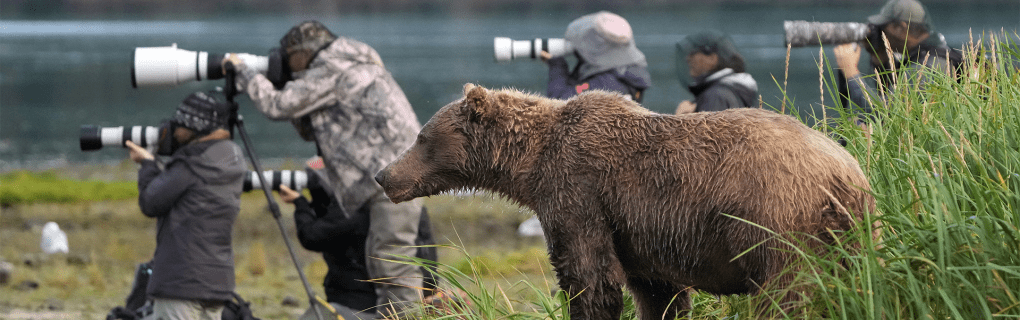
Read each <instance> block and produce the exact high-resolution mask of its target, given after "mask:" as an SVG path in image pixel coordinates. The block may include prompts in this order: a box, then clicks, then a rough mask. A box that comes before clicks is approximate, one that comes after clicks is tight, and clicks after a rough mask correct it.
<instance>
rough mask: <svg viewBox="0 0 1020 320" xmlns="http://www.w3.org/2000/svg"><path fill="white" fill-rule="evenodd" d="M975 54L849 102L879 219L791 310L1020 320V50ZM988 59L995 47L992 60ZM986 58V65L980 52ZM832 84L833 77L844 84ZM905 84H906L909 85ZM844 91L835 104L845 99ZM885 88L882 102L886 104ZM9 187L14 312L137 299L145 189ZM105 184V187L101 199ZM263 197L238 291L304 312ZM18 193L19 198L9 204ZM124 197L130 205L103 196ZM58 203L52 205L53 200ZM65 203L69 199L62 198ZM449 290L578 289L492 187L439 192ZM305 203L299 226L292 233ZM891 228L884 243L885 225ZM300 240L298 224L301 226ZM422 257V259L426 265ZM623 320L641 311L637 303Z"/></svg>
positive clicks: (243, 234) (524, 304) (530, 308)
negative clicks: (59, 253)
mask: <svg viewBox="0 0 1020 320" xmlns="http://www.w3.org/2000/svg"><path fill="white" fill-rule="evenodd" d="M976 47H977V48H976V49H972V50H970V51H969V52H968V54H967V56H968V59H967V61H970V62H968V63H967V65H966V66H965V70H966V74H964V75H962V77H961V80H960V81H957V80H956V79H955V78H953V77H948V76H945V75H939V74H937V73H934V72H931V71H929V73H930V74H929V76H930V77H931V78H932V79H934V80H933V81H932V82H931V83H929V84H928V85H927V86H926V87H924V88H923V90H922V89H921V88H917V87H912V86H901V87H899V88H898V90H896V91H895V92H894V93H893V94H890V95H888V96H886V97H885V99H886V102H885V103H883V104H882V105H883V106H884V107H883V108H879V110H878V115H877V116H878V119H879V121H878V122H877V123H876V124H874V125H873V126H872V127H871V130H870V132H866V131H864V130H862V129H861V128H860V127H859V126H857V125H856V124H855V123H853V121H850V120H849V119H848V118H847V117H845V115H843V114H841V112H840V110H836V109H829V110H828V112H827V113H828V114H829V115H837V114H839V115H841V116H842V117H839V118H837V119H835V120H832V121H826V120H824V119H823V121H817V123H820V124H821V123H830V124H832V125H831V126H830V127H826V128H819V130H826V131H827V132H829V133H831V134H833V135H835V136H839V137H842V138H844V139H846V141H848V146H847V149H848V150H849V151H850V152H851V153H852V154H853V155H855V156H856V157H857V159H858V161H859V162H860V164H861V166H862V168H863V169H864V171H865V173H866V174H867V175H868V177H869V180H870V182H871V187H872V189H873V192H874V194H875V197H876V199H877V202H878V208H877V210H878V212H876V213H873V214H872V215H869V216H868V217H869V219H868V221H864V222H862V223H861V224H860V226H859V228H857V229H856V230H853V231H851V232H849V233H847V236H846V237H844V239H845V240H846V242H847V244H849V245H846V246H840V247H845V248H853V247H855V246H857V247H859V249H845V250H842V251H840V252H839V253H838V254H837V256H835V257H819V256H814V255H812V254H808V253H801V254H800V257H801V258H802V259H801V262H802V263H801V264H798V265H796V266H793V267H791V268H790V271H789V272H791V273H793V275H794V277H795V278H796V280H795V285H794V287H796V288H805V290H806V294H805V296H804V298H803V299H802V301H801V302H799V303H798V304H797V305H795V306H793V307H792V308H789V309H787V311H788V312H789V314H784V313H783V311H781V310H780V309H779V308H777V307H775V306H773V307H772V310H769V312H770V313H772V314H778V315H779V316H778V317H780V318H791V319H817V318H828V319H1008V318H1013V319H1015V318H1020V229H1018V227H1017V226H1018V223H1020V72H1018V70H1017V69H1016V67H1015V65H1016V64H1015V61H1017V60H1020V52H1018V50H1020V49H1018V47H1017V45H1016V44H1015V43H1013V42H1009V41H1004V42H991V44H990V45H985V46H984V47H981V46H976ZM986 53H987V55H986ZM977 56H982V57H985V58H982V59H976V58H974V57H977ZM829 80H830V81H831V78H830V79H829ZM900 83H906V81H901V82H900ZM835 98H836V97H835V96H834V95H831V94H830V95H829V98H826V101H834V100H836V99H835ZM878 98H879V97H876V99H878ZM2 179H3V180H2V184H0V190H2V193H0V194H2V195H3V199H5V200H4V202H3V203H4V204H5V205H11V207H8V208H5V209H4V210H3V211H2V213H0V230H2V232H0V244H2V246H0V258H3V259H4V260H7V261H10V262H17V265H18V269H17V271H16V273H15V274H14V278H13V280H12V284H17V283H19V282H21V281H24V280H33V281H36V282H38V283H39V285H40V288H39V289H37V290H34V291H25V292H23V291H18V290H17V289H15V288H14V287H15V286H14V285H7V286H0V297H4V298H2V299H0V310H3V309H4V308H14V309H22V310H34V309H37V308H39V307H40V306H41V305H43V303H44V301H45V300H46V299H48V298H58V299H65V300H67V302H66V305H65V306H66V309H67V310H74V312H80V313H82V314H87V315H88V317H89V318H100V316H97V315H98V314H102V313H105V311H106V310H108V309H109V308H110V307H112V306H114V305H117V304H121V303H123V298H124V296H125V295H126V293H127V290H128V286H130V281H131V279H130V278H131V275H132V270H133V268H134V264H135V263H138V262H141V261H145V260H146V259H148V257H150V256H151V252H152V249H153V247H154V223H155V222H154V220H152V219H147V218H144V217H143V216H142V215H141V214H140V213H138V211H137V210H138V209H137V206H136V204H135V203H134V201H133V199H130V198H133V197H134V196H135V195H134V192H135V191H134V190H133V188H134V184H133V182H115V183H100V182H82V181H68V180H61V179H58V178H56V177H55V174H51V173H42V174H29V173H14V174H8V175H4V176H3V178H2ZM94 190H100V191H99V192H96V191H94ZM261 197H262V196H261V195H258V194H247V195H245V196H244V199H243V204H244V205H243V208H242V213H241V216H240V217H239V220H238V223H237V225H236V226H235V230H234V244H235V256H236V265H237V268H236V274H237V283H238V292H239V293H240V294H241V295H242V296H244V297H245V298H247V299H249V300H251V301H253V308H254V310H255V312H256V314H257V315H258V316H259V317H262V318H263V319H293V318H294V317H295V316H296V315H297V314H300V313H301V312H302V311H303V308H304V306H307V303H304V302H303V303H302V306H300V307H281V306H280V301H282V299H283V297H285V296H293V297H298V300H299V301H303V300H304V299H303V295H302V292H303V291H302V289H301V286H300V283H299V282H298V281H297V277H296V272H295V271H294V270H293V266H292V265H291V263H290V262H289V261H287V260H285V259H279V258H271V257H273V256H277V257H279V256H280V254H281V253H283V252H285V250H286V249H285V248H284V247H283V244H282V242H281V241H280V240H279V239H280V238H279V237H280V235H279V233H278V231H277V230H276V227H275V225H274V224H273V222H272V221H270V220H269V219H270V218H269V217H270V216H269V215H268V213H267V212H266V210H265V208H264V200H260V199H261ZM6 199H15V200H6ZM103 199H124V200H116V201H99V202H97V201H95V200H103ZM42 202H47V203H42ZM49 202H60V203H62V204H50V203H49ZM425 204H426V206H427V207H428V208H429V212H430V213H431V214H432V215H433V224H434V225H435V232H436V234H437V237H438V239H437V241H438V242H440V243H441V245H442V248H441V250H440V259H439V260H440V261H439V263H440V267H439V274H440V276H442V277H443V278H444V279H445V280H446V285H445V287H446V289H449V290H451V291H454V292H456V291H461V292H463V295H461V297H462V299H463V300H464V301H465V302H466V304H465V305H454V306H450V307H447V308H435V307H424V309H426V310H425V311H424V313H425V318H427V319H453V318H457V319H510V318H512V319H568V318H569V316H568V315H567V310H568V307H567V306H566V304H565V302H566V301H568V300H569V297H566V296H564V294H563V293H562V292H560V291H558V290H556V285H555V279H554V276H553V273H552V271H551V269H550V267H549V265H548V260H547V257H545V253H544V248H543V246H542V244H541V242H538V241H531V240H521V239H518V238H517V237H515V236H514V235H513V227H514V226H516V223H518V222H520V221H522V220H524V219H526V218H527V215H528V211H527V210H524V209H521V208H518V207H516V206H515V205H513V204H512V203H509V202H507V201H505V200H503V199H499V198H493V197H492V196H449V195H444V196H438V197H432V198H429V199H425ZM290 211H291V210H290V208H289V207H288V206H286V205H284V206H283V212H284V218H283V219H284V222H285V223H287V226H288V228H289V230H291V232H293V231H292V230H293V225H292V221H291V220H290V216H289V213H290ZM44 221H58V222H59V223H60V224H61V225H62V226H65V228H70V230H69V232H68V236H69V238H70V240H71V250H72V254H71V256H68V257H66V258H67V259H63V258H61V259H54V258H53V257H49V258H46V259H42V258H40V259H38V260H33V261H34V262H33V263H32V264H31V265H25V264H23V263H21V262H22V261H26V260H32V259H36V255H35V254H34V253H35V252H38V251H39V249H38V227H39V225H40V224H41V223H40V222H44ZM872 231H878V232H880V234H881V237H880V239H879V240H878V241H873V240H872V238H871V236H870V235H871V232H872ZM290 236H291V237H292V238H293V237H294V236H293V233H291V235H290ZM299 251H300V252H299V254H298V256H299V260H301V263H302V265H303V266H304V270H305V272H307V274H308V275H309V279H310V281H312V282H313V283H314V284H315V285H313V287H315V288H316V290H318V291H319V294H320V295H321V294H322V292H321V290H322V288H321V286H320V285H318V283H321V280H322V278H323V276H324V275H325V270H326V267H325V265H324V264H323V263H322V260H321V258H320V257H319V256H318V255H317V254H315V253H312V252H307V251H303V250H299ZM418 263H421V262H420V261H419V262H418ZM784 290H785V288H769V289H768V290H767V292H766V293H767V294H763V295H757V296H747V295H743V296H723V297H715V296H712V295H708V294H703V293H701V294H696V295H695V296H694V310H693V311H692V312H691V313H690V315H689V317H688V318H690V319H719V318H723V317H731V318H735V319H745V318H756V316H757V315H758V314H759V310H758V309H757V306H759V305H772V303H770V301H771V300H770V298H771V297H775V296H780V295H782V294H783V293H784ZM627 299H628V300H627V301H628V303H627V306H626V308H625V313H624V317H625V318H627V319H631V318H633V316H634V308H633V305H632V304H631V303H630V302H629V301H630V300H629V297H628V298H627Z"/></svg>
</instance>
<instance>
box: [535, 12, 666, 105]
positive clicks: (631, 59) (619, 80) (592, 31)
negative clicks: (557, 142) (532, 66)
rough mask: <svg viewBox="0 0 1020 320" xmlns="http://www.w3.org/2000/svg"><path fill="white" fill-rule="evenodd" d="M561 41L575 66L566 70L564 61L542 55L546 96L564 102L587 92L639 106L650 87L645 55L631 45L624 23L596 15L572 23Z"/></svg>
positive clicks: (610, 15)
mask: <svg viewBox="0 0 1020 320" xmlns="http://www.w3.org/2000/svg"><path fill="white" fill-rule="evenodd" d="M564 38H565V39H566V40H567V42H569V43H570V44H571V45H572V46H573V48H574V56H575V57H576V58H577V65H576V66H574V69H573V70H572V71H568V70H567V60H566V59H565V58H564V57H555V58H552V57H551V56H550V55H549V53H547V52H544V51H543V52H542V60H543V61H545V62H546V63H547V64H548V65H549V83H548V86H547V89H548V90H547V91H548V92H547V95H548V96H549V97H550V98H556V99H567V98H570V97H573V96H575V95H577V94H580V93H581V92H584V91H588V90H606V91H615V92H619V93H620V94H623V95H624V96H626V97H628V98H630V99H632V100H634V101H637V102H641V99H642V98H643V95H644V91H645V90H646V89H648V87H649V86H651V83H652V77H651V75H649V73H648V69H647V68H648V63H647V62H646V61H645V55H644V54H643V53H641V51H640V50H638V49H637V46H635V45H634V33H633V31H632V30H631V28H630V24H629V23H627V20H625V19H623V17H620V16H619V15H617V14H615V13H612V12H608V11H600V12H597V13H593V14H589V15H585V16H582V17H580V18H577V19H575V20H574V21H572V22H571V23H570V24H569V25H568V26H567V32H566V34H565V35H564Z"/></svg>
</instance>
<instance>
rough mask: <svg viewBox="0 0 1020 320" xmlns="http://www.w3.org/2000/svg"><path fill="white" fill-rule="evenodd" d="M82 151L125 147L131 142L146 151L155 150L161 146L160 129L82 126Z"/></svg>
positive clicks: (80, 138)
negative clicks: (126, 142) (127, 142)
mask: <svg viewBox="0 0 1020 320" xmlns="http://www.w3.org/2000/svg"><path fill="white" fill-rule="evenodd" d="M79 140H80V141H79V143H80V145H81V151H93V150H99V149H102V148H103V147H104V146H107V147H112V146H117V147H122V148H123V147H124V142H125V141H128V140H131V142H134V143H135V144H137V145H138V146H140V147H142V148H146V149H150V150H152V149H154V148H155V147H156V146H157V145H158V144H159V128H157V127H144V126H131V127H100V126H95V125H84V126H81V135H80V137H79Z"/></svg>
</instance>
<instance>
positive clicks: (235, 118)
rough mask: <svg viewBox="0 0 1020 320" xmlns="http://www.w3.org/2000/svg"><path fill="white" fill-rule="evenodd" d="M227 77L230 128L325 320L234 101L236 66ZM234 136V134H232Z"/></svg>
mask: <svg viewBox="0 0 1020 320" xmlns="http://www.w3.org/2000/svg"><path fill="white" fill-rule="evenodd" d="M224 69H225V71H226V75H225V76H224V79H225V80H226V87H225V88H223V94H224V95H225V96H226V98H227V102H229V103H230V113H231V115H232V117H231V121H232V123H231V125H230V128H237V133H238V134H239V135H240V136H241V142H242V143H244V149H245V151H246V152H247V153H248V158H249V159H251V166H252V167H253V168H254V169H255V172H256V174H255V175H256V176H258V179H259V184H260V185H262V192H263V193H265V195H266V202H268V203H269V211H270V212H271V213H272V214H273V220H276V226H277V227H279V228H280V234H281V235H283V243H284V244H286V245H287V252H289V253H290V259H291V261H293V262H294V268H295V269H297V273H298V277H299V278H301V284H303V285H304V287H305V293H306V294H308V305H309V306H311V307H312V310H315V318H316V319H319V320H324V319H325V318H323V316H322V311H321V310H319V307H318V306H317V304H318V303H319V302H318V300H317V299H316V297H315V292H314V291H312V286H311V285H310V284H309V283H308V278H306V277H305V273H304V272H303V271H301V264H299V263H298V260H297V255H296V254H294V246H293V245H292V244H291V243H290V238H289V237H287V229H286V228H284V227H283V223H282V222H280V205H279V204H277V203H276V200H275V199H273V194H272V191H271V189H270V188H271V186H270V185H269V184H267V183H266V178H265V177H264V176H263V175H262V165H261V164H259V158H258V157H257V156H256V155H255V151H254V150H253V149H252V143H251V139H249V138H248V132H247V131H245V129H244V117H242V116H241V115H240V114H239V113H238V112H237V109H238V106H237V102H235V101H234V96H236V95H237V94H238V92H237V87H236V86H235V82H234V79H235V78H236V69H234V65H233V64H230V63H227V64H226V65H225V66H224ZM231 134H233V132H231Z"/></svg>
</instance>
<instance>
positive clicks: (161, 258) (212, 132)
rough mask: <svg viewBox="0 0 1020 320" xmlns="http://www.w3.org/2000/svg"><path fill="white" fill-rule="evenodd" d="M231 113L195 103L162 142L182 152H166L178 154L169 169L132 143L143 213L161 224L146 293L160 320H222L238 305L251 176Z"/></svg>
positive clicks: (200, 100) (207, 100) (212, 102)
mask: <svg viewBox="0 0 1020 320" xmlns="http://www.w3.org/2000/svg"><path fill="white" fill-rule="evenodd" d="M229 108H230V107H229V105H228V104H225V103H221V102H218V101H217V100H216V99H214V98H212V97H210V96H208V95H206V94H204V93H201V92H200V93H195V94H192V95H190V96H188V97H187V98H186V99H185V100H184V102H182V103H181V105H180V106H179V107H178V108H177V113H176V115H175V116H174V118H173V120H171V121H170V123H171V125H170V126H169V127H170V128H171V129H169V130H167V131H168V132H167V133H166V135H165V136H164V137H162V138H161V144H162V145H164V146H166V145H172V146H178V147H176V148H174V147H170V148H169V149H170V150H160V151H161V152H160V154H166V153H171V157H170V160H169V161H168V162H167V163H166V165H165V166H164V168H160V166H159V164H158V163H157V162H156V160H155V157H153V155H152V153H150V152H149V151H148V150H146V149H143V148H141V147H139V146H138V145H136V144H134V143H132V142H131V141H127V142H126V143H125V145H126V146H127V147H128V148H129V150H130V157H131V159H132V160H134V161H135V162H137V163H139V164H141V168H140V169H139V170H138V205H139V206H140V207H141V211H142V213H143V214H145V215H146V216H148V217H153V218H156V219H157V220H156V228H157V230H156V252H155V253H154V254H153V258H152V276H151V277H150V278H149V283H148V287H147V289H146V294H147V295H148V296H149V297H150V298H152V299H153V315H154V318H155V319H163V320H175V319H182V320H183V319H187V320H193V319H214V320H218V319H220V315H221V314H222V312H223V306H224V303H225V301H227V300H230V299H233V296H232V293H233V292H234V253H233V251H232V247H231V230H232V228H233V225H234V220H235V219H236V218H237V214H238V212H239V211H240V203H241V185H242V183H243V182H244V174H245V173H246V172H247V170H246V162H245V160H244V157H243V156H242V153H241V149H240V148H239V147H238V146H237V144H235V143H234V142H233V141H231V140H230V132H229V131H227V127H228V123H229V117H230V109H229ZM171 132H172V134H171ZM169 139H172V140H169Z"/></svg>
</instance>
